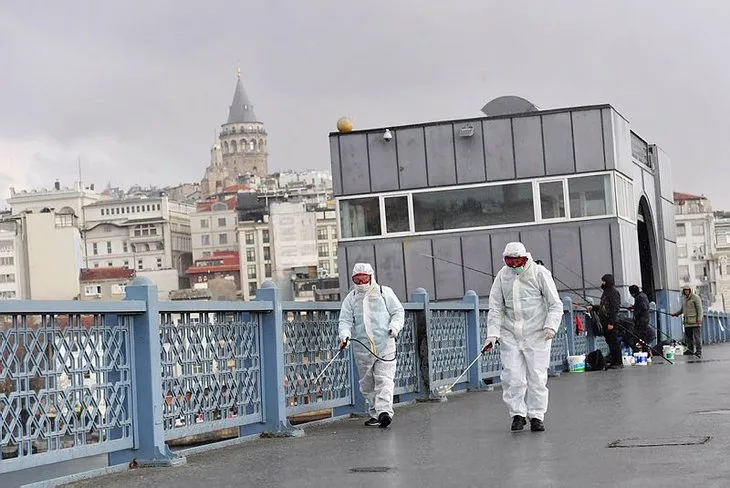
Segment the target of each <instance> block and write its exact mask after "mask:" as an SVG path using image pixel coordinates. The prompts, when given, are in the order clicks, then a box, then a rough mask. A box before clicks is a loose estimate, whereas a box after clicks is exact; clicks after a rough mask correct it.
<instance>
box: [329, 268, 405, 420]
mask: <svg viewBox="0 0 730 488" xmlns="http://www.w3.org/2000/svg"><path fill="white" fill-rule="evenodd" d="M361 273H365V274H369V275H370V276H371V279H370V284H369V285H355V289H353V290H352V291H350V293H348V294H347V296H346V297H345V299H344V300H343V301H342V308H341V309H340V323H339V332H340V341H344V340H345V339H347V338H348V337H349V338H353V339H358V340H359V341H361V342H362V343H363V344H369V345H370V349H371V351H372V352H374V353H375V354H377V355H378V356H380V357H382V358H384V359H391V358H394V357H395V354H396V346H395V339H394V337H390V335H389V331H391V330H392V331H393V335H394V336H395V337H397V336H398V333H399V332H400V331H401V329H402V328H403V322H404V318H405V312H404V311H403V305H401V303H400V300H398V297H397V296H396V295H395V293H394V292H393V290H392V289H390V288H388V287H387V286H381V285H378V284H377V282H376V281H375V276H374V272H373V268H372V266H370V265H369V264H366V263H357V264H355V266H354V268H353V270H352V276H354V275H356V274H361ZM352 347H354V349H353V353H354V355H355V363H356V364H357V370H358V373H359V375H360V391H361V392H362V394H363V396H364V397H365V399H366V400H367V402H368V407H369V413H370V417H372V418H378V416H379V415H380V414H381V413H383V412H385V413H387V414H388V415H389V416H390V417H391V418H392V417H393V388H394V382H393V379H394V378H395V369H396V362H397V361H387V362H386V361H379V360H377V359H376V358H375V357H373V355H372V354H370V353H369V352H368V351H367V350H366V349H365V348H364V347H363V346H361V345H360V344H358V343H355V342H353V343H352Z"/></svg>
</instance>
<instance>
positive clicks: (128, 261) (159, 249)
mask: <svg viewBox="0 0 730 488" xmlns="http://www.w3.org/2000/svg"><path fill="white" fill-rule="evenodd" d="M194 211H195V206H193V205H190V204H184V203H180V202H172V201H170V200H169V199H168V197H167V196H161V197H156V198H139V199H124V200H104V201H98V202H96V203H93V204H91V205H87V206H86V207H84V212H85V217H86V225H85V227H84V248H85V255H86V258H85V267H86V268H89V269H93V268H104V267H106V268H115V267H119V268H129V269H134V270H135V271H137V272H138V274H139V273H140V272H153V271H154V272H157V271H162V270H175V271H176V272H177V276H178V281H179V283H178V286H179V287H183V288H184V287H187V284H188V280H187V276H186V275H185V271H186V270H187V268H189V267H190V265H191V264H192V242H191V227H190V215H191V214H192V213H193V212H194ZM153 281H154V279H153ZM155 282H156V281H155Z"/></svg>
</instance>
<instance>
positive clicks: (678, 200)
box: [674, 192, 722, 310]
mask: <svg viewBox="0 0 730 488" xmlns="http://www.w3.org/2000/svg"><path fill="white" fill-rule="evenodd" d="M674 215H675V221H676V225H677V261H678V266H679V283H680V285H681V286H687V285H689V286H690V287H692V288H693V289H694V290H695V291H696V292H697V293H698V295H699V296H700V298H702V301H703V303H704V305H705V308H711V309H720V310H721V309H722V296H721V294H720V293H719V290H718V278H719V277H720V268H719V261H718V254H717V246H716V238H715V218H714V214H713V212H712V204H711V202H710V201H709V200H708V199H707V198H705V197H703V196H697V195H689V194H686V193H676V192H675V193H674Z"/></svg>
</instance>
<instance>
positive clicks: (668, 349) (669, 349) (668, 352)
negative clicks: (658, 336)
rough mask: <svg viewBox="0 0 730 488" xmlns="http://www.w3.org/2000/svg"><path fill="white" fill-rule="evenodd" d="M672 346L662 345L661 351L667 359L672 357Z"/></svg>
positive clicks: (673, 349) (673, 348)
mask: <svg viewBox="0 0 730 488" xmlns="http://www.w3.org/2000/svg"><path fill="white" fill-rule="evenodd" d="M674 351H675V347H674V346H664V347H662V352H663V353H664V357H665V358H667V359H669V360H670V361H671V360H672V359H674Z"/></svg>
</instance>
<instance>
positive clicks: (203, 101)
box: [0, 0, 730, 208]
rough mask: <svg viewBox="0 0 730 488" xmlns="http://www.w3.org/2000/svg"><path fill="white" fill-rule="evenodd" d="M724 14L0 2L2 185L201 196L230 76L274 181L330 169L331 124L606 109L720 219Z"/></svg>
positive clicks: (565, 3)
mask: <svg viewBox="0 0 730 488" xmlns="http://www.w3.org/2000/svg"><path fill="white" fill-rule="evenodd" d="M729 13H730V5H725V4H724V3H722V2H710V1H709V0H706V1H701V2H695V3H694V4H693V8H691V9H688V8H687V7H686V2H680V1H678V0H676V1H675V0H645V1H642V2H635V1H630V0H613V1H611V2H603V1H600V0H560V1H555V2H543V1H540V0H534V1H527V0H523V1H520V0H512V1H510V2H496V1H483V2H480V1H473V0H452V1H451V2H436V1H431V0H429V1H423V0H397V1H393V0H390V1H385V0H369V1H368V2H359V3H357V4H353V3H352V2H343V1H342V0H340V1H333V0H312V1H309V2H301V1H297V0H270V1H268V2H253V1H250V2H249V1H247V2H240V1H232V0H231V1H224V0H217V1H210V2H194V1H190V0H179V1H172V0H156V1H153V2H148V1H141V0H135V1H126V2H88V1H80V0H69V1H66V2H26V1H22V0H14V1H9V2H3V3H2V5H0V65H1V66H2V67H3V69H2V72H3V76H2V81H0V87H1V89H0V107H1V109H0V172H4V173H6V174H9V175H10V178H8V180H12V182H13V184H16V185H18V184H44V185H46V186H48V185H50V184H51V183H52V180H53V179H55V178H56V177H60V178H64V179H66V180H71V179H72V178H74V177H75V175H76V171H77V170H76V154H80V155H81V157H82V160H83V161H84V174H85V179H87V180H93V181H95V182H96V183H97V184H98V185H103V184H106V182H107V181H108V180H111V181H112V183H113V184H122V185H130V184H132V183H137V182H140V183H154V184H166V183H170V184H172V183H178V182H180V181H184V180H198V179H200V178H201V176H202V174H203V171H204V168H205V166H206V164H207V160H208V150H209V146H210V143H211V141H212V138H213V130H214V128H216V127H218V126H219V125H220V124H221V123H222V122H224V121H225V117H226V115H227V110H228V104H229V103H230V99H231V96H232V92H233V87H234V84H235V68H236V65H237V64H240V65H241V68H242V71H243V77H244V81H245V85H246V89H247V91H248V93H249V95H250V97H251V98H252V100H253V103H254V104H255V106H256V113H257V115H258V116H259V117H260V118H262V119H263V120H264V121H265V122H266V124H267V128H268V130H269V134H270V150H271V157H270V167H271V168H273V169H288V168H293V169H296V168H328V167H329V154H328V144H327V133H328V132H329V131H330V130H333V129H334V124H335V121H336V120H337V118H338V117H340V116H342V115H348V116H349V117H351V118H353V120H354V121H355V124H356V125H357V127H366V126H382V125H394V124H398V123H407V122H415V121H422V120H432V119H443V118H451V117H468V116H474V115H478V114H479V108H480V107H481V106H482V105H483V104H484V103H485V102H486V101H488V100H490V99H492V98H494V97H496V96H500V95H503V94H519V95H522V96H525V97H527V98H528V99H530V100H531V101H533V102H534V103H536V104H537V105H539V106H540V107H542V108H551V107H559V106H567V105H583V104H593V103H604V102H609V103H612V104H613V105H614V106H615V107H616V108H617V109H618V110H619V111H621V112H622V114H623V115H625V116H626V117H628V118H629V120H630V121H631V122H632V125H633V127H634V128H635V129H636V130H637V131H638V132H639V133H640V134H642V135H643V136H644V137H645V138H647V139H648V140H650V141H652V142H655V143H657V144H659V145H660V146H662V147H663V148H664V149H665V150H666V151H667V152H668V153H669V154H670V156H671V158H672V161H673V163H674V178H675V185H676V189H677V190H680V191H686V192H694V193H705V194H707V195H708V196H710V197H711V198H712V199H713V201H714V202H715V206H716V207H727V208H730V195H729V194H728V192H727V191H726V190H725V188H724V187H725V185H724V178H722V177H717V176H718V175H724V169H723V167H724V165H725V162H726V161H727V160H728V156H729V154H728V153H729V150H728V149H727V145H726V144H723V142H724V139H725V137H726V136H725V134H726V133H727V132H728V123H727V122H726V119H725V118H724V117H722V116H721V115H720V109H721V108H722V107H723V106H725V105H727V103H728V101H730V94H728V91H727V88H726V87H727V86H728V81H730V80H729V78H730V70H728V68H726V67H725V64H726V63H724V62H723V60H724V59H725V53H726V52H727V51H728V48H729V47H730V46H729V45H730V39H728V38H727V36H725V35H724V32H725V31H726V29H725V24H726V22H725V19H726V18H727V17H728V14H729ZM9 155H12V157H10V156H9ZM11 159H12V161H11ZM710 175H714V176H715V177H714V178H710V177H709V176H710ZM3 180H5V179H3ZM69 182H70V181H69ZM8 185H9V183H7V182H4V181H0V191H2V192H5V191H6V190H5V187H6V186H8Z"/></svg>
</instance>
